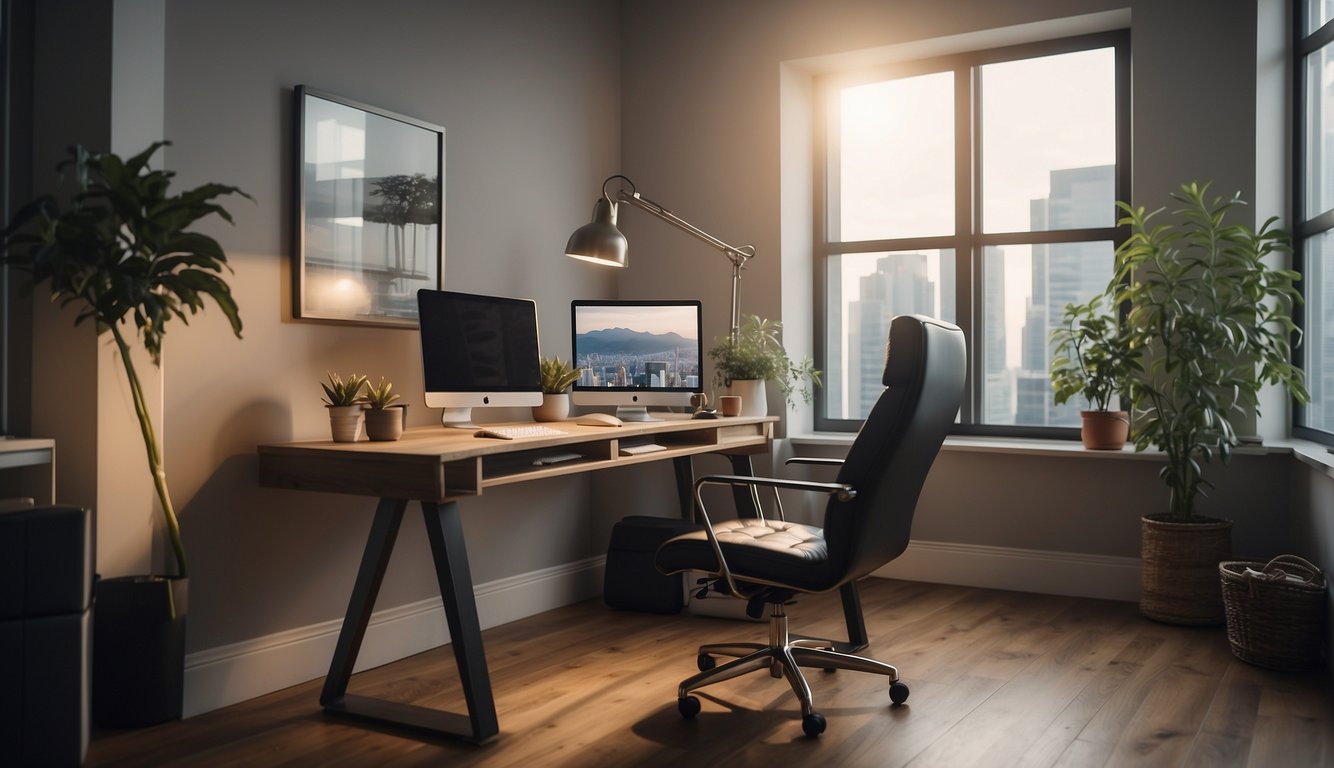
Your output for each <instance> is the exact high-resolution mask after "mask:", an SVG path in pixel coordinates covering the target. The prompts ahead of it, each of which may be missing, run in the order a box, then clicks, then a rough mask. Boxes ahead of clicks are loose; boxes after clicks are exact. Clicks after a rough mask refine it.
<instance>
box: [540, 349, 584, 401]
mask: <svg viewBox="0 0 1334 768" xmlns="http://www.w3.org/2000/svg"><path fill="white" fill-rule="evenodd" d="M541 374H542V392H543V393H544V394H548V395H559V394H563V393H564V392H565V390H567V389H569V388H570V385H571V384H573V383H575V382H576V381H578V380H579V370H578V369H577V368H573V367H571V366H570V364H569V363H567V362H565V361H564V360H561V359H560V357H544V358H542V363H541Z"/></svg>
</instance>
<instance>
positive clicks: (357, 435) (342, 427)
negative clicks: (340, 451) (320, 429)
mask: <svg viewBox="0 0 1334 768" xmlns="http://www.w3.org/2000/svg"><path fill="white" fill-rule="evenodd" d="M320 386H321V387H323V388H324V398H323V399H324V407H325V408H327V409H329V428H330V430H331V431H332V432H333V439H334V442H335V443H355V442H356V441H357V440H360V439H361V425H362V422H363V419H364V415H363V413H362V408H361V404H362V403H364V402H366V400H365V398H364V397H362V394H361V390H362V389H364V388H365V387H366V377H365V376H362V375H361V374H359V373H353V374H350V375H349V376H348V377H347V378H346V379H344V378H343V377H341V376H339V375H338V374H336V373H330V374H329V383H327V384H326V383H324V382H321V383H320Z"/></svg>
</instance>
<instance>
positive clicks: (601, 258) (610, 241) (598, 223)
mask: <svg viewBox="0 0 1334 768" xmlns="http://www.w3.org/2000/svg"><path fill="white" fill-rule="evenodd" d="M625 250H626V242H625V235H622V234H621V231H620V230H619V229H617V228H616V206H615V204H613V203H612V202H611V201H610V200H608V199H607V198H605V197H600V198H598V201H597V202H596V203H594V204H593V220H592V221H591V222H589V223H587V224H585V225H583V226H582V227H580V228H578V229H576V230H575V231H574V234H573V235H570V241H569V242H568V243H566V244H565V255H566V256H569V257H571V258H575V259H583V260H584V261H591V262H594V263H596V264H605V265H607V266H612V267H624V266H625Z"/></svg>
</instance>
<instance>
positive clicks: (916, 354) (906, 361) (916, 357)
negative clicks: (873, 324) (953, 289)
mask: <svg viewBox="0 0 1334 768" xmlns="http://www.w3.org/2000/svg"><path fill="white" fill-rule="evenodd" d="M926 325H935V326H939V327H940V328H942V329H947V330H952V331H953V330H958V328H957V327H955V326H953V325H950V324H949V323H945V322H942V321H940V320H936V319H935V318H933V317H927V316H926V315H898V316H897V317H895V318H894V319H893V320H892V321H890V324H889V338H888V339H887V340H886V341H885V372H884V375H882V376H881V377H880V383H881V384H883V385H885V386H886V387H893V386H902V385H904V384H907V383H909V382H910V381H912V380H913V378H914V377H915V376H916V375H919V374H917V373H916V372H917V371H919V370H920V367H921V360H922V355H923V352H924V348H925V346H926V332H925V329H924V328H923V326H926Z"/></svg>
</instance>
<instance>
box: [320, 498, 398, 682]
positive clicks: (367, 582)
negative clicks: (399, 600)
mask: <svg viewBox="0 0 1334 768" xmlns="http://www.w3.org/2000/svg"><path fill="white" fill-rule="evenodd" d="M407 506H408V502H407V501H405V500H403V499H380V505H379V506H378V507H377V508H376V510H375V520H374V522H372V523H371V532H370V536H368V537H367V539H366V551H365V552H364V553H363V554H362V556H361V568H360V569H358V571H357V581H356V584H355V586H353V588H352V599H351V600H350V601H349V602H348V605H347V616H346V617H344V618H343V628H342V630H340V631H339V633H338V645H337V646H336V647H335V648H334V655H333V661H332V662H331V663H330V664H329V675H328V677H326V678H324V691H323V692H322V693H321V694H320V706H323V707H329V706H338V705H341V704H342V702H343V696H344V694H346V693H347V682H348V680H349V679H351V677H352V667H353V666H354V665H355V664H356V663H357V653H358V652H359V651H361V641H362V640H363V639H364V638H365V637H366V625H367V624H369V623H370V620H371V611H372V610H373V609H374V608H375V596H376V595H377V594H379V592H380V582H382V581H384V571H385V568H386V567H388V565H389V555H390V554H391V553H392V552H393V551H394V540H395V539H396V538H398V528H399V525H400V524H401V523H402V522H403V510H405V509H407Z"/></svg>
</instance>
